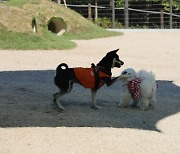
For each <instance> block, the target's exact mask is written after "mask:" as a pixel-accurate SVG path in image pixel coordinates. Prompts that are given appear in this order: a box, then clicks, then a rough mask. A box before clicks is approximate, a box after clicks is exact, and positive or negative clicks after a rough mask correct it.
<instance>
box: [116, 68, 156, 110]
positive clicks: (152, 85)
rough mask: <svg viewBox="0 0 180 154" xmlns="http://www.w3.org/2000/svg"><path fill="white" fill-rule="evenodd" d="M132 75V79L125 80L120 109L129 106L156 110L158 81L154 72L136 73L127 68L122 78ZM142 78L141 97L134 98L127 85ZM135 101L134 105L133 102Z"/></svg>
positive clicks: (142, 71) (141, 71) (143, 71)
mask: <svg viewBox="0 0 180 154" xmlns="http://www.w3.org/2000/svg"><path fill="white" fill-rule="evenodd" d="M124 75H125V76H127V75H130V78H124V79H123V85H122V88H121V89H122V91H121V101H120V103H119V107H127V106H129V105H133V106H136V105H138V106H139V107H140V109H142V110H147V109H148V108H155V103H156V80H155V75H154V74H153V73H152V72H147V71H145V70H140V71H139V72H136V71H135V70H134V69H132V68H127V69H125V70H124V71H122V73H121V75H120V76H122V77H123V76H124ZM137 77H140V78H143V80H142V81H141V83H140V91H141V95H140V97H139V98H138V99H137V98H134V97H132V94H131V93H130V92H129V89H128V86H127V84H128V83H129V82H130V81H132V80H134V79H135V78H137ZM132 100H133V102H132V104H131V101H132Z"/></svg>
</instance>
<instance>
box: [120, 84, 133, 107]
mask: <svg viewBox="0 0 180 154" xmlns="http://www.w3.org/2000/svg"><path fill="white" fill-rule="evenodd" d="M131 98H132V97H131V94H130V93H129V90H128V88H127V87H122V89H121V100H120V103H119V105H118V107H120V108H124V107H128V106H129V104H130V101H131Z"/></svg>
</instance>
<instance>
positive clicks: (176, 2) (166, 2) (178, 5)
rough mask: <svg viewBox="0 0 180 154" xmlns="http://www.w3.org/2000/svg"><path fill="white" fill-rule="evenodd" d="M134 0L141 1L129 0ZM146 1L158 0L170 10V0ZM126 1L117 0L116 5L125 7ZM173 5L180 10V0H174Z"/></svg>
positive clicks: (130, 0) (150, 0)
mask: <svg viewBox="0 0 180 154" xmlns="http://www.w3.org/2000/svg"><path fill="white" fill-rule="evenodd" d="M132 1H133V2H134V1H140V0H128V2H129V3H131V2H132ZM144 1H146V2H158V3H159V4H162V6H164V10H167V11H169V5H170V3H169V0H144ZM124 2H125V0H116V6H117V7H124ZM173 7H174V8H175V9H176V10H180V0H173Z"/></svg>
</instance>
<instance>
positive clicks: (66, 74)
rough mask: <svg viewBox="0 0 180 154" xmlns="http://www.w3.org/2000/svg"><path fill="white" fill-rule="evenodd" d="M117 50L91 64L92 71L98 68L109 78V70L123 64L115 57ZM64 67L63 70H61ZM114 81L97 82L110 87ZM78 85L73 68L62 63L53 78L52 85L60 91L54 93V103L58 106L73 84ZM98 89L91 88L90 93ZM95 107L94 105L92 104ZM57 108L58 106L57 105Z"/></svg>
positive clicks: (100, 79)
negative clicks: (61, 97) (59, 99)
mask: <svg viewBox="0 0 180 154" xmlns="http://www.w3.org/2000/svg"><path fill="white" fill-rule="evenodd" d="M118 50H119V49H116V50H113V51H110V52H108V53H107V54H106V56H105V57H103V58H102V60H101V61H100V62H99V63H98V64H97V65H96V66H95V64H92V65H91V67H94V69H96V68H98V69H99V68H100V69H102V71H103V72H106V74H109V75H110V76H111V68H112V67H117V68H120V67H121V65H123V64H124V62H123V61H121V60H120V59H119V56H118V55H117V53H116V52H117V51H118ZM114 59H115V60H116V62H114V66H112V65H113V61H114ZM63 67H64V69H63ZM116 79H117V78H115V79H111V78H108V77H107V78H106V77H103V78H99V79H98V80H99V81H101V82H102V81H103V82H104V83H105V84H106V85H107V86H110V85H111V84H113V83H114V81H115V80H116ZM74 82H76V83H79V84H80V82H79V81H78V79H77V77H76V75H75V73H74V69H73V68H69V67H68V65H67V64H65V63H62V64H60V65H59V66H58V67H57V69H56V76H55V78H54V83H55V85H56V86H57V87H58V88H59V89H60V92H59V93H56V94H55V95H54V101H55V102H56V103H57V104H58V102H57V99H58V98H59V97H60V96H62V95H64V94H65V93H68V92H70V91H71V90H72V86H73V83H74ZM97 89H98V88H93V89H92V91H94V92H96V91H97ZM94 105H95V104H94ZM58 106H59V105H58ZM59 108H61V109H62V106H61V105H60V106H59Z"/></svg>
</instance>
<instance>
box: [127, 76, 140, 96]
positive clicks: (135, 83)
mask: <svg viewBox="0 0 180 154" xmlns="http://www.w3.org/2000/svg"><path fill="white" fill-rule="evenodd" d="M142 80H143V78H136V79H134V80H132V81H130V82H129V83H128V85H127V86H128V89H129V92H130V93H131V95H132V97H133V98H135V99H138V98H139V97H140V96H141V89H140V83H141V81H142Z"/></svg>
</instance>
